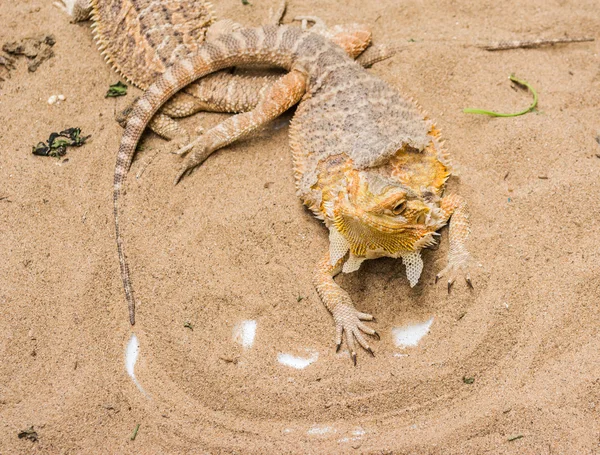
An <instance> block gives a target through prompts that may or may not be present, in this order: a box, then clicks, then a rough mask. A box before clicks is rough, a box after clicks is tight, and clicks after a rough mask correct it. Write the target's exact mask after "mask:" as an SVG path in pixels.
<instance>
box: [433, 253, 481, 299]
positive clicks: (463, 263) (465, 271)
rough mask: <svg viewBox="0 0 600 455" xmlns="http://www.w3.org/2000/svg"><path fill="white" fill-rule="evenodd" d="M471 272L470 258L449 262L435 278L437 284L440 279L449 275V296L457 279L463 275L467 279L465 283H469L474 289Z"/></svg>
mask: <svg viewBox="0 0 600 455" xmlns="http://www.w3.org/2000/svg"><path fill="white" fill-rule="evenodd" d="M469 270H470V267H469V257H468V256H466V257H462V258H460V259H455V260H450V261H448V265H447V266H446V267H445V268H444V269H443V270H442V271H440V272H439V273H438V274H437V275H436V276H435V282H436V283H437V282H438V280H439V279H440V278H442V277H444V276H446V275H447V276H448V294H449V293H450V289H451V288H452V285H453V284H454V282H455V281H456V277H457V276H458V275H459V274H462V275H463V276H464V277H465V281H466V282H467V285H468V286H469V287H470V288H471V289H473V282H472V281H471V274H470V273H469Z"/></svg>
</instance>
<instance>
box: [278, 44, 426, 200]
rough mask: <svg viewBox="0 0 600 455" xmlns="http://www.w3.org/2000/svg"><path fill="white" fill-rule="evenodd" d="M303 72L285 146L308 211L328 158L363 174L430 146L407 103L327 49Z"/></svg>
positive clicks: (419, 117) (318, 197)
mask: <svg viewBox="0 0 600 455" xmlns="http://www.w3.org/2000/svg"><path fill="white" fill-rule="evenodd" d="M313 39H319V37H314V38H313ZM307 69H308V70H309V75H310V83H309V90H308V92H307V95H306V96H305V98H304V99H303V100H302V102H301V103H300V105H299V107H298V109H297V111H296V114H295V116H294V118H293V120H292V124H291V126H290V146H291V148H292V152H293V159H294V174H295V177H296V185H297V189H298V194H299V196H300V197H301V198H302V199H303V200H304V202H305V203H307V205H308V206H309V207H311V206H313V204H314V203H317V205H319V203H320V201H321V195H320V191H321V190H320V189H319V188H316V187H315V184H316V183H317V180H318V173H319V165H320V163H323V162H325V161H326V160H327V159H328V158H329V157H332V156H335V155H343V156H344V157H346V158H349V159H350V160H351V162H352V166H353V167H354V168H355V169H366V168H371V167H376V166H380V165H382V164H384V163H386V162H387V161H389V159H390V158H391V157H392V156H394V155H395V154H396V152H397V151H399V150H402V149H407V148H412V149H414V150H415V151H422V150H424V148H425V147H426V146H427V145H428V144H429V143H430V142H431V137H430V135H429V131H430V123H429V122H428V121H426V120H425V119H424V118H423V115H422V114H421V113H420V112H419V110H418V109H417V107H416V106H415V105H414V104H413V103H412V102H410V101H407V100H406V99H404V98H402V97H401V96H400V94H399V93H398V91H397V90H395V89H393V88H392V87H390V86H389V85H388V84H387V83H386V82H384V81H382V80H380V79H378V78H376V77H374V76H372V75H371V74H369V73H367V72H366V71H364V70H363V69H362V68H360V67H359V65H357V64H356V63H355V62H354V61H353V60H352V59H350V58H348V57H347V56H346V55H345V54H343V53H339V52H338V51H337V50H336V49H334V48H333V47H332V46H331V45H330V46H326V45H323V47H322V49H321V52H320V53H319V54H318V55H316V56H314V57H313V58H312V59H311V61H310V65H308V68H307ZM313 211H314V210H313Z"/></svg>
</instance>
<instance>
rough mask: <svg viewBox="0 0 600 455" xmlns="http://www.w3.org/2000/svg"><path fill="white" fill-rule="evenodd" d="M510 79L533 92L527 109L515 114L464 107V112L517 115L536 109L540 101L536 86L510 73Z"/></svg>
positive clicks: (503, 115)
mask: <svg viewBox="0 0 600 455" xmlns="http://www.w3.org/2000/svg"><path fill="white" fill-rule="evenodd" d="M509 79H510V80H511V81H513V82H514V83H515V84H518V85H520V86H522V87H526V88H528V89H529V91H530V92H531V94H532V95H533V102H532V103H531V104H530V105H529V107H528V108H527V109H524V110H522V111H519V112H515V113H514V114H503V113H500V112H494V111H486V110H484V109H472V108H466V109H463V112H464V113H465V114H481V115H489V116H491V117H517V116H519V115H523V114H527V113H528V112H531V111H533V110H534V109H535V107H536V106H537V102H538V94H537V92H536V91H535V90H534V88H533V87H532V86H531V85H529V83H527V82H525V81H522V80H520V79H517V78H516V77H515V76H514V75H513V74H511V75H510V77H509Z"/></svg>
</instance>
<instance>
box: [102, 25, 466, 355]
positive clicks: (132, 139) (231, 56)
mask: <svg viewBox="0 0 600 455" xmlns="http://www.w3.org/2000/svg"><path fill="white" fill-rule="evenodd" d="M370 40H371V33H370V31H369V30H368V29H367V28H365V27H361V26H355V27H352V28H348V29H346V30H345V31H340V33H339V34H337V35H336V36H335V40H333V41H332V40H330V39H327V38H325V37H323V36H322V35H319V34H317V33H314V32H312V31H303V30H301V29H299V28H297V27H291V26H273V25H268V26H263V27H258V28H242V29H240V30H237V31H234V32H232V33H228V34H222V35H220V36H219V37H218V38H216V39H215V40H210V41H207V42H205V43H204V44H203V45H202V46H200V47H199V49H198V53H197V55H195V56H193V57H191V58H190V59H186V60H182V61H180V62H177V63H176V64H175V65H173V66H172V67H170V68H168V69H167V70H166V71H165V72H164V73H163V74H162V76H160V77H159V78H158V79H157V80H156V81H155V82H154V83H153V84H152V85H151V86H150V87H149V88H148V90H147V91H146V92H145V94H144V95H143V96H142V97H141V98H140V99H139V101H138V102H137V103H136V104H135V106H134V108H133V112H132V115H131V117H130V119H129V121H128V123H127V127H126V129H125V131H124V133H123V137H122V139H121V143H120V146H119V152H118V155H117V162H116V166H115V173H114V187H113V200H114V216H115V229H116V240H117V246H118V252H119V260H120V267H121V277H122V280H123V286H124V289H125V294H126V297H127V301H128V303H129V311H130V321H131V323H132V324H133V323H134V308H135V298H134V294H133V289H132V285H131V278H130V272H129V267H128V263H127V261H126V256H125V251H124V245H123V239H122V237H121V232H120V222H119V202H120V195H121V192H122V191H123V187H124V185H125V182H126V178H127V173H128V170H129V168H130V165H131V162H132V159H133V156H134V154H135V149H136V145H137V143H138V141H139V139H140V137H141V135H142V132H143V131H144V129H145V127H146V126H147V124H148V122H149V121H150V120H151V118H152V116H153V115H154V114H155V113H156V112H157V110H158V109H159V108H160V106H161V105H162V104H164V103H165V102H166V101H167V100H168V99H169V98H170V97H171V96H173V95H174V94H175V93H176V92H177V91H178V90H180V89H182V88H183V87H185V86H186V85H188V84H189V83H191V82H192V81H194V80H196V79H198V78H201V77H204V76H206V75H208V74H211V73H213V72H215V71H219V70H222V69H224V68H229V67H232V66H240V65H249V64H256V63H260V64H268V65H272V66H276V67H280V68H283V69H285V70H287V71H288V72H287V74H286V75H285V76H283V77H281V79H279V80H277V81H276V82H275V83H274V84H273V85H272V86H271V87H270V88H269V89H268V90H267V91H266V93H265V94H264V97H263V98H262V99H261V100H260V101H259V102H258V104H257V105H256V107H255V108H254V109H253V110H251V111H250V112H247V113H242V114H237V115H234V116H232V117H230V118H229V119H227V120H225V121H223V122H222V123H220V124H219V125H217V126H215V127H214V128H212V129H210V130H208V131H207V132H205V133H204V134H203V135H201V136H199V137H198V138H197V139H196V140H195V141H194V142H193V143H192V144H191V146H190V147H189V148H188V150H187V151H188V152H189V153H188V156H187V159H186V162H185V164H184V165H183V167H182V169H181V171H180V173H179V175H178V178H177V180H178V179H179V178H181V177H182V176H183V175H186V174H188V173H189V172H190V171H191V170H192V169H193V168H194V167H196V166H198V165H199V164H201V163H202V162H203V161H204V160H205V159H206V158H207V157H208V156H209V155H210V154H211V153H212V152H214V151H215V150H217V149H219V148H222V147H224V146H226V145H228V144H231V143H232V142H234V141H236V140H238V139H240V138H241V137H244V136H245V135H247V134H249V133H251V132H252V131H254V130H256V129H257V128H260V127H261V126H262V125H264V124H265V123H266V122H268V121H270V120H273V119H275V118H276V117H278V116H279V115H280V114H282V113H283V112H284V111H286V110H287V109H288V108H290V107H291V106H293V105H295V104H297V103H298V102H299V106H298V108H297V110H296V113H295V115H294V118H293V120H292V124H291V127H290V145H291V149H292V155H293V163H294V176H295V181H296V187H297V192H298V195H299V196H300V199H301V200H302V202H303V203H304V204H305V205H306V206H307V207H308V208H309V209H310V210H311V211H312V212H313V213H314V214H315V216H316V217H317V218H319V219H321V220H322V221H323V222H324V223H325V226H326V227H327V228H328V229H329V241H330V242H329V243H330V246H329V249H328V250H327V251H326V252H324V254H323V257H322V259H321V260H320V261H319V262H318V264H317V266H316V270H315V274H314V280H313V282H314V285H315V287H316V290H317V292H318V294H319V296H320V297H321V299H322V301H323V303H324V304H325V306H326V307H327V309H328V310H329V311H330V312H331V314H332V315H333V319H334V321H335V327H336V331H335V342H336V346H337V349H338V350H339V348H340V346H341V344H342V339H343V336H344V334H345V340H346V343H347V345H348V348H349V350H350V354H351V357H352V360H353V362H354V364H355V365H356V348H355V342H358V343H359V344H360V345H361V346H362V347H363V348H364V349H365V350H367V351H368V352H369V353H371V354H373V350H372V349H371V347H370V346H369V343H368V342H367V339H366V338H365V336H364V334H368V335H373V336H378V335H377V332H376V331H375V330H374V329H373V328H371V327H369V326H368V325H367V324H366V323H365V322H366V321H372V320H373V316H372V315H370V314H366V313H362V312H360V311H358V310H357V309H356V308H355V307H354V306H353V304H352V301H351V299H350V296H349V295H348V294H347V293H346V292H345V291H344V290H343V289H342V288H341V287H340V286H339V285H337V284H336V283H335V281H334V280H333V277H334V276H335V275H336V274H338V273H340V272H341V271H343V272H351V271H354V270H356V269H358V268H359V267H360V264H361V263H362V262H363V261H364V260H366V259H373V258H378V257H393V258H400V257H401V258H403V260H404V262H405V264H406V266H407V275H408V278H409V280H410V281H411V284H413V285H414V284H415V283H416V281H417V280H418V278H419V276H420V273H421V269H422V266H423V263H422V260H421V257H420V251H421V250H422V249H423V248H426V247H428V246H431V245H433V244H434V243H435V241H436V240H435V235H436V231H438V230H439V229H440V228H441V227H442V226H444V225H445V224H446V223H448V222H449V223H450V230H449V231H450V232H449V237H450V251H449V256H448V265H447V267H445V268H444V269H443V270H442V271H441V272H440V273H439V274H438V275H437V278H440V277H442V276H447V277H448V287H450V286H451V285H452V283H453V282H454V281H455V278H456V277H457V275H458V274H459V273H460V274H462V275H463V276H464V278H465V279H466V281H467V283H469V284H470V283H471V279H470V275H469V253H468V251H467V249H466V241H467V238H468V237H469V232H470V227H469V212H468V208H467V204H466V202H465V201H464V199H462V198H461V197H460V196H457V195H446V196H444V195H443V191H444V187H445V182H446V180H447V178H448V176H449V175H450V172H451V170H450V162H449V156H448V153H447V152H446V150H445V149H444V147H443V144H442V141H441V140H440V132H439V130H438V129H437V128H436V127H435V125H434V124H433V123H432V122H431V121H430V120H429V119H428V118H427V116H425V115H423V114H422V113H420V111H419V109H418V107H417V106H416V105H415V104H414V103H413V102H411V101H409V100H407V99H406V98H404V97H402V96H401V95H400V93H399V92H398V91H397V90H395V89H394V88H392V87H391V86H390V85H388V84H387V83H386V82H384V81H382V80H380V79H378V78H377V77H375V76H373V75H371V74H369V73H368V72H367V71H365V70H364V69H363V68H362V67H361V66H360V65H358V64H357V63H356V62H354V61H353V59H352V58H351V57H349V55H356V54H357V53H360V52H361V51H362V50H364V49H365V48H366V47H367V46H368V44H369V43H370Z"/></svg>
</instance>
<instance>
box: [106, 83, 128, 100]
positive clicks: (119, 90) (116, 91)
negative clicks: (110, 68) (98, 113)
mask: <svg viewBox="0 0 600 455" xmlns="http://www.w3.org/2000/svg"><path fill="white" fill-rule="evenodd" d="M125 95H127V85H125V84H123V82H121V81H119V82H117V83H116V84H113V85H111V86H110V87H109V88H108V92H106V95H105V96H104V97H105V98H111V97H113V98H114V97H115V96H125Z"/></svg>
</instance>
